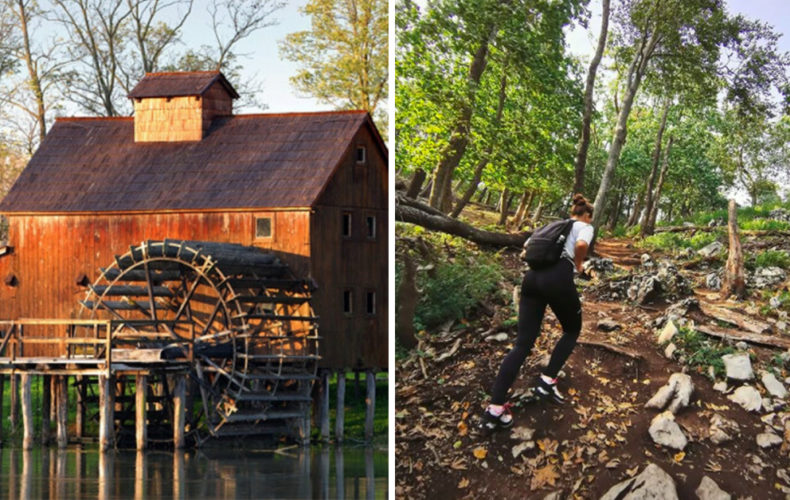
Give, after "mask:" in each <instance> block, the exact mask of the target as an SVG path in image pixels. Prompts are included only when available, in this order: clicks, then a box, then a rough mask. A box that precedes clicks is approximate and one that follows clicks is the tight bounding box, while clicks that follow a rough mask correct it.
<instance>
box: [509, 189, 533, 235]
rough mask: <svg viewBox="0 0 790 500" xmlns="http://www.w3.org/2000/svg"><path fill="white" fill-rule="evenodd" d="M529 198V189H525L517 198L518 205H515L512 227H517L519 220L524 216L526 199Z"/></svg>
mask: <svg viewBox="0 0 790 500" xmlns="http://www.w3.org/2000/svg"><path fill="white" fill-rule="evenodd" d="M528 200H529V189H525V190H524V192H523V193H522V194H521V198H520V199H519V200H518V207H516V214H515V215H514V216H513V224H512V226H513V227H518V226H519V225H520V223H521V220H522V219H523V218H524V212H526V211H527V201H528Z"/></svg>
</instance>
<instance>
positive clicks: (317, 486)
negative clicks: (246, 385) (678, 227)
mask: <svg viewBox="0 0 790 500" xmlns="http://www.w3.org/2000/svg"><path fill="white" fill-rule="evenodd" d="M0 467H2V469H0V492H8V498H9V499H17V498H20V499H23V500H27V499H37V498H99V499H111V498H134V499H144V498H173V499H195V498H325V499H329V498H360V499H361V498H364V499H374V498H376V499H378V498H387V453H386V450H383V449H374V448H370V447H368V448H362V447H348V446H347V447H342V448H329V447H324V448H308V449H303V448H301V447H293V448H287V449H283V450H279V451H277V452H274V451H273V450H271V449H267V447H266V445H261V446H256V445H255V444H249V443H245V444H238V443H224V444H221V445H214V446H213V447H206V448H202V449H200V450H187V451H176V452H172V451H141V452H135V451H118V452H112V451H111V452H108V453H99V452H98V449H96V448H95V447H71V448H68V449H65V450H57V449H54V448H37V449H33V450H19V449H14V448H5V449H2V450H0Z"/></svg>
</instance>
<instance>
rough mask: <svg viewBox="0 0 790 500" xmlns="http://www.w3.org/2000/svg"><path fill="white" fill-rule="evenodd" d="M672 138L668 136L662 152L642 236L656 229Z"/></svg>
mask: <svg viewBox="0 0 790 500" xmlns="http://www.w3.org/2000/svg"><path fill="white" fill-rule="evenodd" d="M673 139H674V138H673V137H672V135H671V134H670V136H669V140H667V147H666V149H665V150H664V164H663V165H662V166H661V174H659V176H658V184H656V192H655V193H653V207H652V208H651V210H650V216H649V217H648V219H647V224H646V225H645V226H646V227H644V228H643V232H642V234H643V235H651V234H653V231H654V230H655V228H656V218H657V217H658V202H659V200H660V199H661V190H662V189H663V188H664V180H665V179H666V178H667V170H669V155H670V154H671V153H672V141H673Z"/></svg>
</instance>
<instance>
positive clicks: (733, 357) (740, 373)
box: [721, 352, 754, 380]
mask: <svg viewBox="0 0 790 500" xmlns="http://www.w3.org/2000/svg"><path fill="white" fill-rule="evenodd" d="M721 360H722V361H723V362H724V367H725V368H726V369H727V378H731V379H733V380H751V379H753V378H754V372H753V371H752V362H751V360H750V359H749V354H748V353H745V352H740V353H737V354H725V355H724V356H722V357H721Z"/></svg>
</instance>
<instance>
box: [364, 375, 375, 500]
mask: <svg viewBox="0 0 790 500" xmlns="http://www.w3.org/2000/svg"><path fill="white" fill-rule="evenodd" d="M370 373H372V372H368V377H370ZM368 380H370V378H368ZM374 385H375V384H374ZM368 387H370V385H368ZM365 498H366V499H367V500H373V499H374V498H376V476H375V469H374V468H373V447H371V446H367V447H366V448H365Z"/></svg>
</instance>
